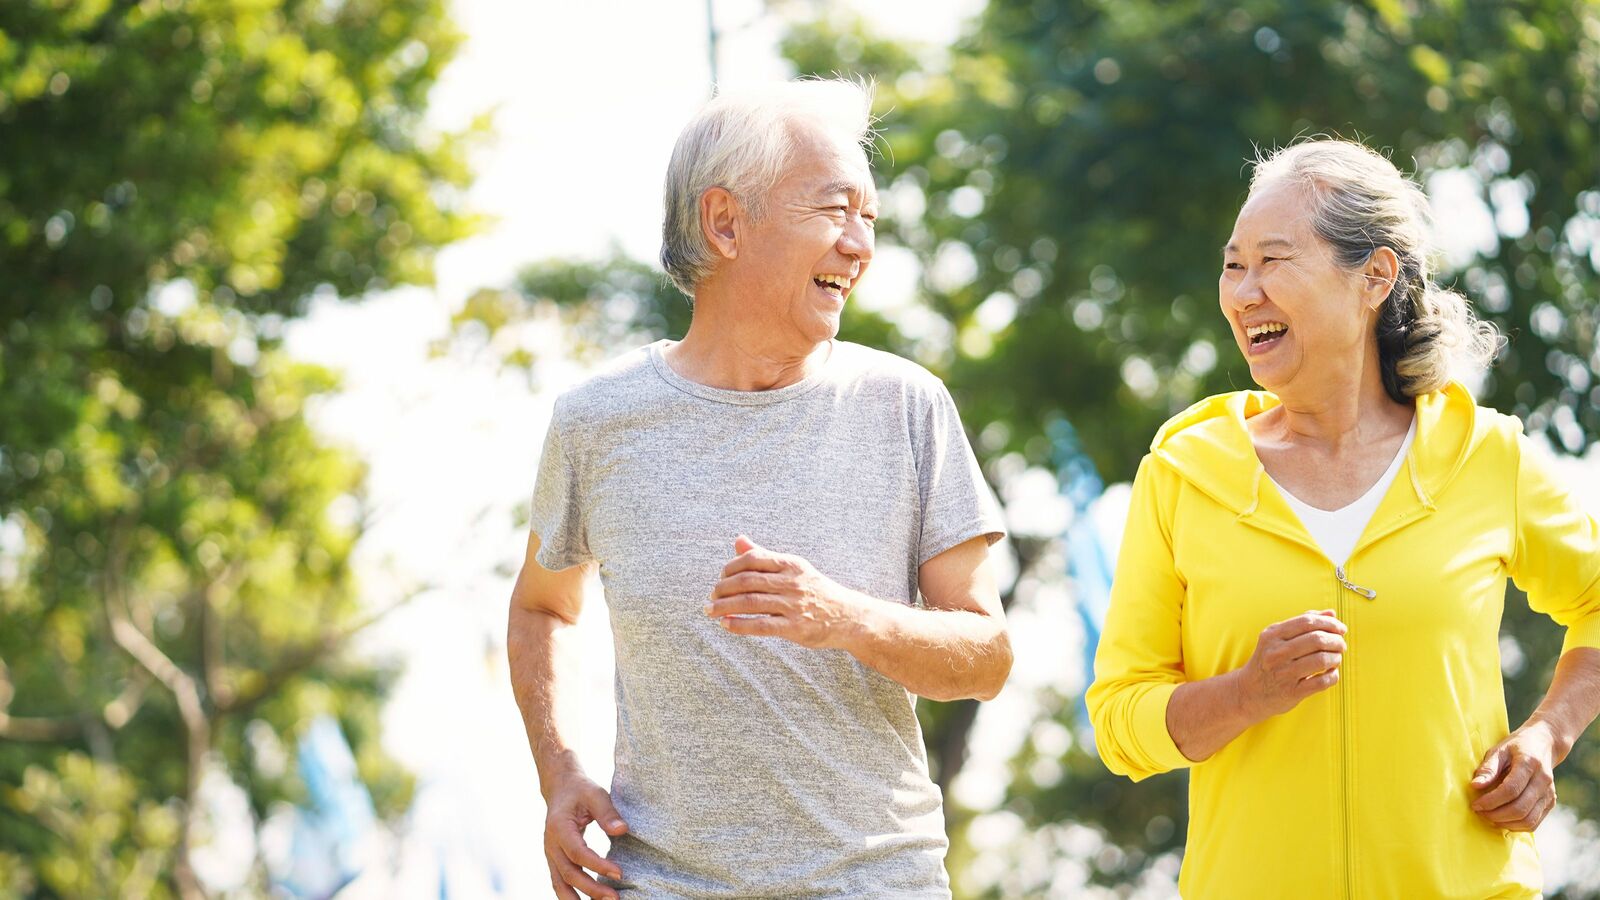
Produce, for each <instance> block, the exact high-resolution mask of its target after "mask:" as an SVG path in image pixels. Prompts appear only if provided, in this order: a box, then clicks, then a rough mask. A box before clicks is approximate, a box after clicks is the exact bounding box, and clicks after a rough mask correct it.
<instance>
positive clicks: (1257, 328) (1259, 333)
mask: <svg viewBox="0 0 1600 900" xmlns="http://www.w3.org/2000/svg"><path fill="white" fill-rule="evenodd" d="M1288 330H1289V326H1287V325H1285V324H1283V323H1282V322H1267V323H1265V324H1262V325H1251V326H1248V327H1247V328H1245V330H1244V333H1245V336H1246V337H1248V338H1250V340H1252V341H1254V340H1256V339H1257V338H1260V337H1264V336H1266V335H1271V334H1277V333H1278V332H1280V331H1288Z"/></svg>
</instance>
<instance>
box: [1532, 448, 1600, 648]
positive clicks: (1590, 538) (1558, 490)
mask: <svg viewBox="0 0 1600 900" xmlns="http://www.w3.org/2000/svg"><path fill="white" fill-rule="evenodd" d="M1517 449H1518V451H1519V452H1518V462H1517V532H1516V546H1515V548H1514V550H1513V553H1512V558H1511V565H1510V570H1511V578H1512V580H1513V581H1515V582H1516V583H1517V587H1519V588H1522V590H1524V591H1526V592H1527V594H1528V605H1529V606H1531V607H1533V609H1534V610H1535V611H1537V612H1541V613H1544V614H1545V615H1547V616H1549V617H1550V618H1552V619H1555V620H1556V622H1557V623H1558V624H1560V625H1562V626H1563V627H1565V628H1566V629H1567V637H1566V641H1565V642H1564V643H1563V644H1562V647H1561V652H1562V653H1565V652H1567V651H1568V650H1571V649H1572V648H1574V647H1595V648H1600V523H1597V522H1596V521H1595V518H1594V516H1591V515H1589V514H1588V513H1587V512H1585V511H1584V509H1583V507H1582V506H1581V505H1580V504H1579V503H1578V499H1577V498H1576V497H1574V496H1572V493H1571V492H1570V491H1569V490H1568V489H1567V486H1566V484H1564V483H1563V482H1562V479H1561V476H1560V475H1559V474H1558V473H1557V472H1556V470H1555V466H1554V461H1553V460H1552V459H1551V458H1550V454H1549V453H1548V452H1547V451H1543V450H1541V449H1540V448H1539V447H1536V446H1534V444H1533V443H1532V442H1531V441H1529V440H1528V439H1527V438H1526V437H1522V436H1520V435H1519V436H1518V438H1517Z"/></svg>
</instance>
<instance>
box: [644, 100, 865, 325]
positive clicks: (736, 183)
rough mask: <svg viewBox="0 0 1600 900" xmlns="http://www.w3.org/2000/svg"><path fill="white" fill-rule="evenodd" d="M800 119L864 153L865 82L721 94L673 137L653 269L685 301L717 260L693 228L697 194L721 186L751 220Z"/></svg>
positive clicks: (779, 172)
mask: <svg viewBox="0 0 1600 900" xmlns="http://www.w3.org/2000/svg"><path fill="white" fill-rule="evenodd" d="M802 121H803V122H806V123H808V124H814V125H817V126H820V127H821V128H822V129H823V130H824V131H826V132H829V133H831V134H835V135H839V136H842V137H845V138H847V139H849V140H850V141H852V142H853V143H856V144H859V145H861V147H862V148H863V149H866V148H870V147H871V145H872V141H873V139H874V137H875V132H874V131H873V128H872V125H873V119H872V84H871V83H870V82H855V81H846V80H844V79H819V78H808V79H799V80H795V81H785V82H778V83H776V84H771V85H767V86H764V87H761V88H757V89H754V90H742V91H739V92H736V93H727V94H721V95H719V96H717V97H716V98H715V99H713V100H712V101H711V102H710V103H707V104H706V105H705V106H704V107H702V108H701V109H700V112H699V113H697V114H696V115H695V117H694V119H692V120H691V121H690V122H689V124H688V125H687V126H685V127H684V129H683V133H682V134H680V135H678V143H677V145H676V146H675V147H673V149H672V162H671V163H669V164H668V165H667V184H666V215H665V217H664V219H663V220H662V224H661V267H662V268H663V269H665V270H666V272H667V277H669V278H671V279H672V283H673V284H675V285H677V286H678V290H680V291H683V292H684V293H685V294H687V295H689V296H690V297H693V296H694V291H695V287H696V286H697V285H698V284H700V282H702V281H704V280H705V279H706V277H707V276H709V275H710V274H711V272H712V270H713V269H715V268H716V265H717V261H718V259H719V258H720V257H719V256H718V255H717V252H716V249H715V248H713V247H712V246H711V245H710V243H708V242H707V241H706V238H705V235H704V234H703V233H702V231H701V229H700V197H701V195H702V194H704V193H705V192H706V191H707V190H709V189H711V188H714V187H721V188H725V189H726V190H727V191H728V192H729V193H731V194H733V196H734V197H735V198H736V199H737V200H738V201H739V203H740V204H742V205H743V206H744V208H745V209H746V210H748V211H749V213H750V215H751V217H753V218H755V219H758V220H759V219H760V218H761V217H762V216H763V215H765V214H766V211H767V210H766V208H765V201H766V195H767V192H768V191H770V190H771V189H772V187H773V185H775V184H777V183H778V181H779V180H780V179H781V178H782V177H783V172H784V170H785V169H786V168H787V167H788V165H789V162H790V157H791V154H792V153H793V151H794V148H795V132H794V130H793V128H792V127H791V126H792V125H793V124H794V123H796V122H802Z"/></svg>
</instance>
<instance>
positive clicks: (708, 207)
mask: <svg viewBox="0 0 1600 900" xmlns="http://www.w3.org/2000/svg"><path fill="white" fill-rule="evenodd" d="M739 226H740V207H739V201H738V200H737V199H736V198H735V197H734V196H733V194H732V193H731V192H730V191H729V190H728V189H727V188H721V187H713V188H707V189H706V192H705V193H703V194H701V195H700V232H701V234H702V235H704V236H705V239H706V242H707V243H709V244H710V245H711V246H712V247H714V248H715V249H716V251H717V253H719V254H720V255H721V256H722V257H723V258H724V259H734V258H736V257H737V256H738V255H739Z"/></svg>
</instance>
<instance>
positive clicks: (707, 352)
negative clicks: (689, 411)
mask: <svg viewBox="0 0 1600 900" xmlns="http://www.w3.org/2000/svg"><path fill="white" fill-rule="evenodd" d="M783 337H786V336H783V335H774V334H773V333H772V331H771V330H765V329H760V328H753V327H751V324H750V323H748V322H745V323H740V322H738V321H736V320H733V318H732V317H731V316H724V315H718V314H717V310H716V309H715V308H714V307H710V306H704V307H703V306H701V304H700V302H699V301H696V304H695V313H694V318H693V319H692V320H691V321H690V323H689V331H688V333H687V334H685V335H684V336H683V340H681V341H679V342H678V343H676V344H674V345H672V346H671V347H669V348H667V351H666V359H667V364H668V365H670V366H671V367H672V370H673V371H674V372H677V373H678V374H679V375H682V376H683V377H684V378H687V379H689V380H690V381H693V382H696V383H698V384H703V385H706V386H707V387H714V388H720V389H722V390H729V391H771V390H776V389H778V388H781V387H788V386H789V385H791V384H796V383H798V382H800V381H804V380H805V379H806V378H808V377H810V376H811V375H813V374H815V373H816V372H817V371H818V370H819V369H820V368H821V367H822V366H823V365H824V364H825V363H826V362H827V361H828V357H829V355H830V354H831V353H832V352H833V342H832V341H831V340H830V341H823V342H821V343H817V344H810V345H809V346H808V344H807V342H806V341H805V340H803V339H798V340H797V339H795V338H794V337H793V336H787V337H788V340H784V339H783Z"/></svg>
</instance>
